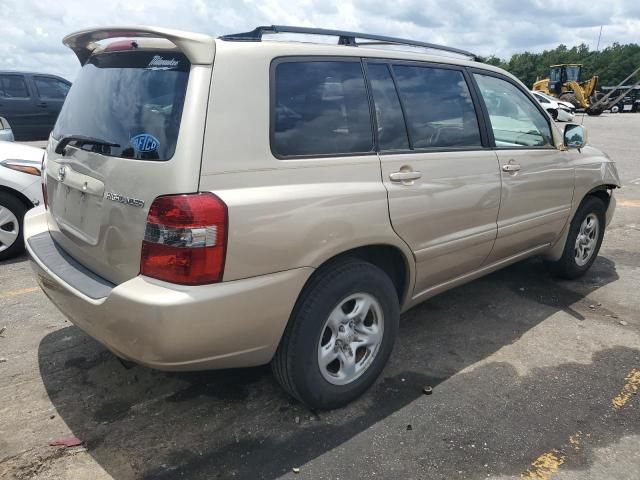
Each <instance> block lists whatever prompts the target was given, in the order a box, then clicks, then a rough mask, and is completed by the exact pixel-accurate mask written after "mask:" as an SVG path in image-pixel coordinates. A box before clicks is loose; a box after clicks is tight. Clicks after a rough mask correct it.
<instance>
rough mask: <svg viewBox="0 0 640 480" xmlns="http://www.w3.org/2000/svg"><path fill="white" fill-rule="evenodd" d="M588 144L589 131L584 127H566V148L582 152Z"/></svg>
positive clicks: (575, 125)
mask: <svg viewBox="0 0 640 480" xmlns="http://www.w3.org/2000/svg"><path fill="white" fill-rule="evenodd" d="M586 144H587V129H586V128H584V127H583V126H582V125H577V124H575V123H569V124H567V126H566V127H564V146H565V147H567V148H577V149H578V150H580V149H581V148H583V147H584V146H585V145H586Z"/></svg>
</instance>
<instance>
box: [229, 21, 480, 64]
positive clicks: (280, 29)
mask: <svg viewBox="0 0 640 480" xmlns="http://www.w3.org/2000/svg"><path fill="white" fill-rule="evenodd" d="M274 33H298V34H303V35H327V36H332V37H338V45H347V46H351V47H357V46H358V45H408V46H411V47H422V48H429V49H432V50H441V51H444V52H449V53H456V54H458V55H463V56H465V57H470V58H471V59H472V60H477V59H478V58H479V57H478V56H477V55H475V54H473V53H471V52H468V51H466V50H461V49H459V48H454V47H447V46H444V45H437V44H435V43H427V42H419V41H417V40H405V39H403V38H396V37H385V36H383V35H372V34H370V33H358V32H347V31H344V30H327V29H324V28H307V27H291V26H286V25H269V26H268V25H263V26H260V27H256V28H255V29H253V30H251V31H250V32H244V33H232V34H229V35H223V36H221V37H219V38H220V39H221V40H229V41H235V42H260V41H262V36H263V35H264V34H274ZM356 38H361V39H364V40H373V41H372V42H363V43H357V42H356Z"/></svg>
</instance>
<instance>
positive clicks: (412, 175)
mask: <svg viewBox="0 0 640 480" xmlns="http://www.w3.org/2000/svg"><path fill="white" fill-rule="evenodd" d="M421 177H422V172H416V171H415V170H401V171H399V172H393V173H390V174H389V179H390V180H391V181H392V182H412V181H413V180H418V179H419V178H421Z"/></svg>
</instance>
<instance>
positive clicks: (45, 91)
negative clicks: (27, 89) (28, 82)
mask: <svg viewBox="0 0 640 480" xmlns="http://www.w3.org/2000/svg"><path fill="white" fill-rule="evenodd" d="M33 81H34V82H35V84H36V90H38V96H39V97H40V98H51V99H54V100H64V97H66V96H67V93H68V92H69V88H70V85H69V84H68V83H65V82H63V81H62V80H58V79H57V78H51V77H33Z"/></svg>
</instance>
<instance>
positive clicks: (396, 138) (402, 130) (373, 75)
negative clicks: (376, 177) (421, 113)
mask: <svg viewBox="0 0 640 480" xmlns="http://www.w3.org/2000/svg"><path fill="white" fill-rule="evenodd" d="M367 70H368V76H369V81H370V82H371V91H372V93H373V100H374V102H375V109H376V120H377V123H378V143H379V145H380V150H402V149H408V148H409V139H408V138H407V130H406V126H405V124H404V116H403V115H402V108H401V106H400V100H399V99H398V93H397V92H396V87H395V85H394V84H393V78H392V77H391V72H390V71H389V67H388V66H387V65H382V64H369V65H368V66H367Z"/></svg>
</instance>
